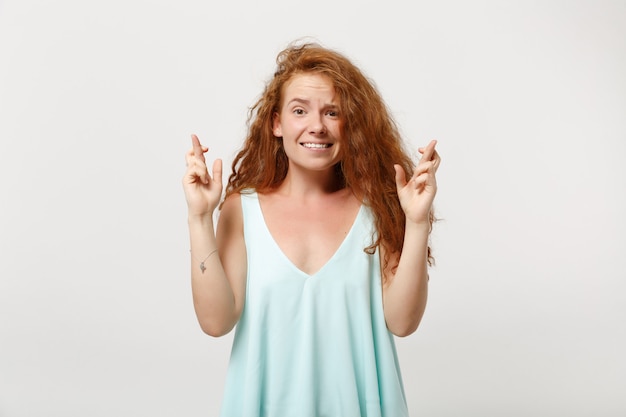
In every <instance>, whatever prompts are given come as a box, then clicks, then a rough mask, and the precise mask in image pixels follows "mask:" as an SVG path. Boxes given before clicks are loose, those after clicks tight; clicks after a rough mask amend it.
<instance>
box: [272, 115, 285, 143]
mask: <svg viewBox="0 0 626 417" xmlns="http://www.w3.org/2000/svg"><path fill="white" fill-rule="evenodd" d="M272 133H273V134H274V136H276V137H277V138H281V137H283V129H282V128H281V127H280V115H279V114H278V113H274V117H273V119H272Z"/></svg>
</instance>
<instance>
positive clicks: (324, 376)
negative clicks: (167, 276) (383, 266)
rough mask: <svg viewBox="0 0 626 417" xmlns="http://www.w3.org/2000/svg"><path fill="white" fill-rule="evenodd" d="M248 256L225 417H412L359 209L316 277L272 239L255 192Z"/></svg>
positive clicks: (247, 223) (367, 225) (367, 218)
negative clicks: (340, 242) (299, 265)
mask: <svg viewBox="0 0 626 417" xmlns="http://www.w3.org/2000/svg"><path fill="white" fill-rule="evenodd" d="M241 204H242V208H243V222H244V237H245V243H246V249H247V252H248V277H247V280H248V281H247V290H246V302H245V306H244V309H243V312H242V315H241V318H240V320H239V323H238V324H237V329H236V333H235V339H234V342H233V347H232V353H231V358H230V365H229V368H228V376H227V380H226V386H225V393H224V401H223V404H222V413H221V415H222V417H261V416H267V417H322V416H328V417H357V416H358V417H365V416H367V417H403V416H407V415H408V411H407V406H406V400H405V395H404V389H403V386H402V378H401V375H400V367H399V366H398V361H397V356H396V349H395V345H394V339H393V335H392V334H391V333H390V332H389V330H388V329H387V326H386V324H385V318H384V316H383V304H382V289H381V276H380V262H379V256H378V253H376V254H374V255H368V254H367V253H365V252H364V251H363V248H365V247H367V246H368V245H369V244H370V243H371V241H372V240H371V239H372V230H373V220H372V216H371V214H370V211H369V209H368V208H367V207H365V206H361V208H360V209H359V213H358V215H357V217H356V219H355V222H354V224H353V225H352V228H351V230H350V232H349V233H348V235H347V236H346V237H345V239H344V241H343V243H342V244H341V246H340V247H339V249H337V251H336V252H335V254H334V255H333V257H332V258H331V259H330V260H329V261H328V262H327V263H326V264H325V265H324V266H323V267H322V269H320V270H319V271H318V272H316V273H315V274H313V275H308V274H306V273H304V272H302V271H301V270H299V269H298V268H297V267H296V266H295V265H294V264H293V263H292V262H291V261H290V260H289V259H288V258H287V257H286V256H285V254H284V253H283V252H282V251H281V249H280V248H279V246H278V245H277V244H276V241H274V239H273V237H272V236H271V234H270V232H269V230H268V228H267V226H266V224H265V220H264V218H263V214H262V212H261V206H260V205H259V200H258V196H257V194H256V193H252V194H242V196H241Z"/></svg>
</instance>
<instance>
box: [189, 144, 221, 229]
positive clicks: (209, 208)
mask: <svg viewBox="0 0 626 417" xmlns="http://www.w3.org/2000/svg"><path fill="white" fill-rule="evenodd" d="M191 143H192V148H191V149H190V150H189V151H188V152H187V154H186V155H185V159H186V162H187V172H185V176H184V177H183V189H184V190H185V198H186V199H187V208H188V210H189V216H190V217H196V216H197V217H203V216H206V215H213V211H214V210H215V208H216V207H217V206H218V204H219V202H220V199H221V198H222V160H221V159H216V160H215V162H213V176H210V175H209V172H208V170H207V166H206V160H205V159H204V153H205V152H207V151H208V150H209V149H208V148H206V147H204V146H202V145H201V144H200V140H198V137H197V136H196V135H191Z"/></svg>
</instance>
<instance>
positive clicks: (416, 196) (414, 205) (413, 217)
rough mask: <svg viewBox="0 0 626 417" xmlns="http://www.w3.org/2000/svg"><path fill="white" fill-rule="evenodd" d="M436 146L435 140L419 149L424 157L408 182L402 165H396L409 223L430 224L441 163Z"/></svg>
mask: <svg viewBox="0 0 626 417" xmlns="http://www.w3.org/2000/svg"><path fill="white" fill-rule="evenodd" d="M436 145H437V141H435V140H433V141H431V142H430V143H429V144H428V146H426V147H425V148H419V149H418V151H419V152H420V153H421V154H422V157H421V158H420V161H419V163H418V164H417V167H415V171H414V172H413V176H412V177H411V178H410V179H409V180H408V181H407V180H406V175H405V172H404V169H402V167H401V166H400V165H394V168H395V170H396V187H397V190H398V198H399V199H400V205H401V206H402V209H403V210H404V214H405V216H406V220H407V222H412V223H417V224H426V225H429V224H430V222H429V213H430V210H431V207H432V204H433V200H434V199H435V194H436V193H437V180H436V178H435V173H436V172H437V169H438V168H439V165H440V163H441V158H440V157H439V154H438V153H437V151H436V150H435V146H436Z"/></svg>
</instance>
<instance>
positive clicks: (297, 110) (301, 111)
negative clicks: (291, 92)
mask: <svg viewBox="0 0 626 417" xmlns="http://www.w3.org/2000/svg"><path fill="white" fill-rule="evenodd" d="M293 112H294V114H304V110H302V109H294V110H293Z"/></svg>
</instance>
